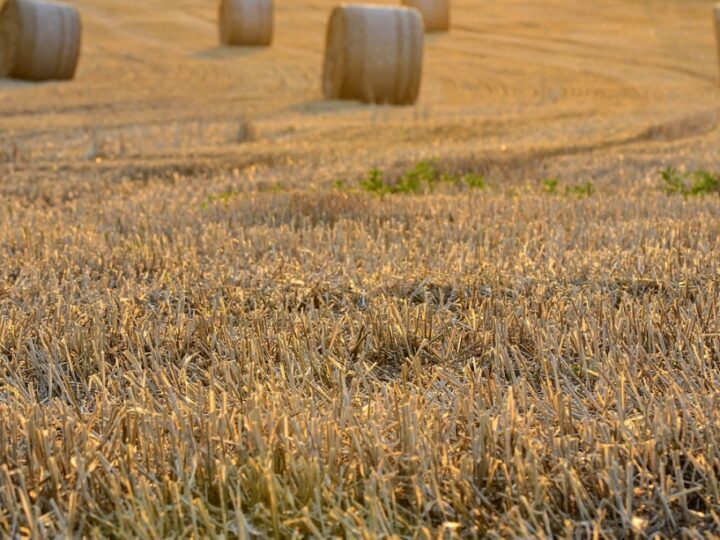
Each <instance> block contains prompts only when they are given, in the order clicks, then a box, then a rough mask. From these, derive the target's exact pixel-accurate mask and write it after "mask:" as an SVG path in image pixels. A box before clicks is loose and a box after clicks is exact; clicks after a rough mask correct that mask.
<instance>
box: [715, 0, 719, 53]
mask: <svg viewBox="0 0 720 540" xmlns="http://www.w3.org/2000/svg"><path fill="white" fill-rule="evenodd" d="M714 15H715V17H714V18H715V36H716V38H717V48H718V62H720V3H717V4H715V9H714Z"/></svg>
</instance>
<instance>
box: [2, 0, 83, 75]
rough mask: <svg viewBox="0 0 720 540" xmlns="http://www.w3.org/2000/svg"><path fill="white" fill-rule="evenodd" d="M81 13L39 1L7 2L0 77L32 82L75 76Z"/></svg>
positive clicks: (12, 0) (70, 8) (3, 21)
mask: <svg viewBox="0 0 720 540" xmlns="http://www.w3.org/2000/svg"><path fill="white" fill-rule="evenodd" d="M81 32H82V29H81V23H80V14H79V12H78V10H77V9H76V8H74V7H72V6H67V5H64V4H51V3H46V2H40V1H37V0H8V1H7V2H6V3H5V5H4V6H3V7H2V10H0V45H2V47H3V51H4V53H0V75H3V76H11V77H14V78H18V79H28V80H32V81H44V80H52V79H58V80H65V79H72V78H73V77H74V76H75V70H76V68H77V64H78V59H79V57H80V41H81Z"/></svg>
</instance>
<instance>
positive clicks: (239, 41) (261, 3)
mask: <svg viewBox="0 0 720 540" xmlns="http://www.w3.org/2000/svg"><path fill="white" fill-rule="evenodd" d="M219 21H220V42H221V43H222V44H223V45H270V43H271V42H272V35H273V0H221V2H220V19H219Z"/></svg>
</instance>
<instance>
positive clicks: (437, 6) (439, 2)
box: [403, 0, 450, 32]
mask: <svg viewBox="0 0 720 540" xmlns="http://www.w3.org/2000/svg"><path fill="white" fill-rule="evenodd" d="M403 5H405V6H407V7H411V8H415V9H417V10H418V11H419V12H420V13H421V14H422V17H423V21H424V22H425V31H426V32H447V31H448V30H449V29H450V0H403Z"/></svg>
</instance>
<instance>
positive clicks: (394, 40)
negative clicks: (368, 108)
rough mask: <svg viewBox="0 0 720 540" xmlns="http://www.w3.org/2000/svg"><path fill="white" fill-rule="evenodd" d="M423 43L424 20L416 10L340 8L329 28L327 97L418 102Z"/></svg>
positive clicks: (325, 74) (396, 103) (326, 76)
mask: <svg viewBox="0 0 720 540" xmlns="http://www.w3.org/2000/svg"><path fill="white" fill-rule="evenodd" d="M423 41H424V37H423V23H422V19H421V17H420V14H419V13H418V12H417V11H416V10H414V9H407V8H392V7H384V6H371V5H344V6H340V7H336V8H335V9H334V10H333V11H332V13H331V15H330V20H329V22H328V29H327V43H326V50H325V65H324V70H323V91H324V94H325V97H326V98H328V99H357V100H360V101H365V102H370V103H387V104H393V105H407V104H412V103H414V102H415V101H416V100H417V97H418V94H419V91H420V80H421V77H422V60H423Z"/></svg>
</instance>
